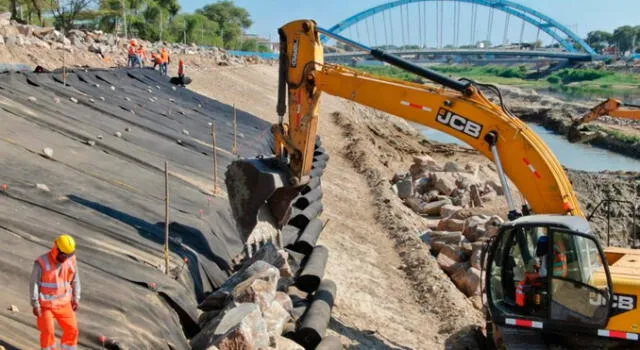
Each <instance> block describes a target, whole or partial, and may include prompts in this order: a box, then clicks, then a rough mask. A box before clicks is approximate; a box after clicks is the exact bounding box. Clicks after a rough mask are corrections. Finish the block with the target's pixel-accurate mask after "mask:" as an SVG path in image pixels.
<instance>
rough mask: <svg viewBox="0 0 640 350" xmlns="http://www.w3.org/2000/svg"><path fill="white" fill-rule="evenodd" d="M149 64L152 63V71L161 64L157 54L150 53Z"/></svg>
mask: <svg viewBox="0 0 640 350" xmlns="http://www.w3.org/2000/svg"><path fill="white" fill-rule="evenodd" d="M151 62H153V69H156V67H158V66H159V65H161V64H162V58H161V57H160V54H159V53H155V52H152V53H151Z"/></svg>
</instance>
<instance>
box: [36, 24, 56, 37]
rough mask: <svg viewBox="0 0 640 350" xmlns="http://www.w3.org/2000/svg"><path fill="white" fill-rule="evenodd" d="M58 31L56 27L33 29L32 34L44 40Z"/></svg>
mask: <svg viewBox="0 0 640 350" xmlns="http://www.w3.org/2000/svg"><path fill="white" fill-rule="evenodd" d="M54 30H56V29H55V28H54V27H33V30H32V34H33V35H34V36H36V37H38V38H40V39H44V38H45V36H47V34H49V33H51V32H53V31H54Z"/></svg>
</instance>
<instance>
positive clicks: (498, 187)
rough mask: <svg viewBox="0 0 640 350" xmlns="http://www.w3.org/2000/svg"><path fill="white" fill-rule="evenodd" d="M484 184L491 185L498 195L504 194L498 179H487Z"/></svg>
mask: <svg viewBox="0 0 640 350" xmlns="http://www.w3.org/2000/svg"><path fill="white" fill-rule="evenodd" d="M486 184H487V186H489V187H491V188H492V189H493V190H494V191H495V192H496V194H497V195H498V196H502V195H504V190H503V189H502V184H500V181H497V180H495V179H489V180H487V181H486Z"/></svg>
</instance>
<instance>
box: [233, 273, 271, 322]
mask: <svg viewBox="0 0 640 350" xmlns="http://www.w3.org/2000/svg"><path fill="white" fill-rule="evenodd" d="M278 278H279V273H278V271H277V270H275V269H269V270H267V271H266V272H265V273H263V274H258V275H254V276H251V277H250V278H249V279H248V280H246V281H243V282H241V283H240V284H238V285H237V286H236V287H235V288H234V289H233V291H232V292H231V295H232V297H233V301H235V302H237V303H254V304H257V305H258V306H259V307H260V310H261V311H263V312H264V311H265V310H266V309H267V308H269V307H270V306H271V304H272V303H273V299H275V297H276V288H277V284H278Z"/></svg>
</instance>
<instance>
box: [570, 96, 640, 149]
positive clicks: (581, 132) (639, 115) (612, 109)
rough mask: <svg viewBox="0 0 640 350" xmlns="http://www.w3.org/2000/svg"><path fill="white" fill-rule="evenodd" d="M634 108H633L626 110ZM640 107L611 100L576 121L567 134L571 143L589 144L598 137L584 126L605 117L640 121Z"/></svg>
mask: <svg viewBox="0 0 640 350" xmlns="http://www.w3.org/2000/svg"><path fill="white" fill-rule="evenodd" d="M624 107H633V108H624ZM639 107H640V106H632V105H626V104H624V103H622V102H621V101H619V100H616V99H615V98H609V99H607V100H605V101H604V102H602V103H600V104H598V105H597V106H595V107H593V108H592V109H591V110H590V111H589V112H587V113H586V114H585V115H583V116H582V117H580V118H578V119H576V120H574V121H573V123H572V124H571V128H570V129H569V132H568V134H567V139H568V140H569V142H572V143H575V142H578V143H583V142H587V141H589V140H591V139H593V138H594V137H596V136H597V135H596V134H595V133H594V132H590V131H588V130H585V129H584V128H583V126H584V124H586V123H589V122H592V121H594V120H596V119H598V118H600V117H602V116H604V115H608V116H610V117H614V118H620V119H627V120H640V108H639Z"/></svg>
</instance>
